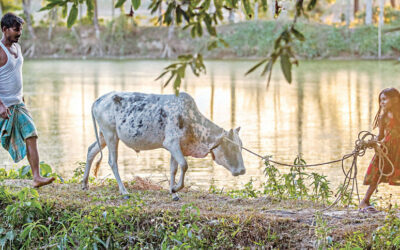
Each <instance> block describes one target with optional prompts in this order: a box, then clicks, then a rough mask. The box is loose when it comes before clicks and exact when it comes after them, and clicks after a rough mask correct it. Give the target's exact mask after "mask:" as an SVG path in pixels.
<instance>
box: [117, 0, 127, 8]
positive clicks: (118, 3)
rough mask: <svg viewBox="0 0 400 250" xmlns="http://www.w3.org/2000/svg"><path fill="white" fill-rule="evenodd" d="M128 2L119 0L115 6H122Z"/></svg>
mask: <svg viewBox="0 0 400 250" xmlns="http://www.w3.org/2000/svg"><path fill="white" fill-rule="evenodd" d="M125 2H126V0H118V2H117V3H116V4H115V8H121V6H122V5H123V4H124V3H125Z"/></svg>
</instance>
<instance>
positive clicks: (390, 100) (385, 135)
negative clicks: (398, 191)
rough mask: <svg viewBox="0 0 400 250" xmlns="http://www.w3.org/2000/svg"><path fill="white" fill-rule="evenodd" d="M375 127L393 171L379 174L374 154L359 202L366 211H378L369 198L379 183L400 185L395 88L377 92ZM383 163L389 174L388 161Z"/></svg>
mask: <svg viewBox="0 0 400 250" xmlns="http://www.w3.org/2000/svg"><path fill="white" fill-rule="evenodd" d="M376 127H378V128H379V133H378V136H377V138H376V140H378V141H380V142H382V143H383V144H384V145H385V146H386V147H387V149H388V158H389V159H390V161H391V162H392V163H393V166H394V172H393V174H391V175H390V176H384V175H382V176H381V172H380V171H379V156H378V155H377V154H375V155H374V157H373V158H372V161H371V163H370V165H369V167H368V170H367V173H366V175H365V179H364V185H369V187H368V190H367V192H366V194H365V197H364V199H363V200H362V201H361V203H360V211H362V212H367V213H376V212H378V211H377V210H376V209H375V208H374V207H373V206H371V204H370V202H369V199H370V198H371V195H372V193H373V192H374V191H375V190H376V187H377V186H378V184H379V183H381V182H385V183H389V185H400V93H399V91H398V90H397V89H395V88H386V89H384V90H382V91H381V93H380V94H379V110H378V112H377V114H376V116H375V120H374V124H373V128H376ZM383 165H384V166H383V173H385V174H386V175H387V174H390V173H391V172H392V170H393V169H392V166H391V165H390V163H389V162H388V161H387V160H384V161H383ZM378 181H379V183H378Z"/></svg>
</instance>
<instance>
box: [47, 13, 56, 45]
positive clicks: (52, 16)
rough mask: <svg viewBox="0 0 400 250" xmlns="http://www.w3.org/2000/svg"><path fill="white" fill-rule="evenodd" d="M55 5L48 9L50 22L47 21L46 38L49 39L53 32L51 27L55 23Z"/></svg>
mask: <svg viewBox="0 0 400 250" xmlns="http://www.w3.org/2000/svg"><path fill="white" fill-rule="evenodd" d="M57 10H58V9H57V7H55V8H53V9H51V10H50V12H49V15H50V22H49V32H48V33H47V39H48V40H51V37H52V34H53V27H55V26H56V25H57Z"/></svg>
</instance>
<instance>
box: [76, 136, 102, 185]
mask: <svg viewBox="0 0 400 250" xmlns="http://www.w3.org/2000/svg"><path fill="white" fill-rule="evenodd" d="M99 140H100V145H101V149H103V148H104V147H105V146H106V142H105V141H104V137H103V135H102V134H101V133H100V136H99ZM99 152H100V147H99V144H98V143H97V141H96V142H94V143H93V144H92V145H90V146H89V148H88V153H87V158H86V166H85V174H84V175H83V179H82V188H83V189H88V180H89V174H90V168H91V167H92V163H93V160H94V158H95V157H96V155H97V154H98V153H99ZM100 161H101V158H100V159H99V160H98V161H97V162H96V168H98V166H99V165H100Z"/></svg>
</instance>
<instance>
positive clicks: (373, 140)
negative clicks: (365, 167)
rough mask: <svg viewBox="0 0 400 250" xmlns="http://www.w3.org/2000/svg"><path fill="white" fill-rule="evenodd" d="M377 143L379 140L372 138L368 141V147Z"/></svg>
mask: <svg viewBox="0 0 400 250" xmlns="http://www.w3.org/2000/svg"><path fill="white" fill-rule="evenodd" d="M377 143H378V141H377V140H376V139H371V140H369V141H367V147H371V148H373V147H375V146H376V144H377Z"/></svg>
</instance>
